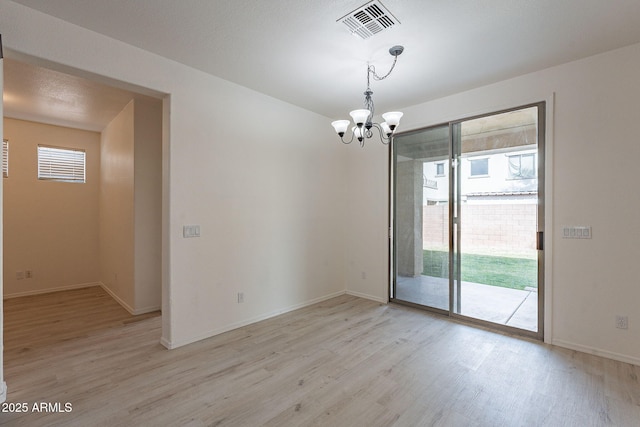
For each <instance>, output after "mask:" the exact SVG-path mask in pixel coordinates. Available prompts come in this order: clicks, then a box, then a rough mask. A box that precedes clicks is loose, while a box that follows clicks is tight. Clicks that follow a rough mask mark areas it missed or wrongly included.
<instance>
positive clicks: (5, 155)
mask: <svg viewBox="0 0 640 427" xmlns="http://www.w3.org/2000/svg"><path fill="white" fill-rule="evenodd" d="M2 177H3V178H8V177H9V141H7V140H6V139H3V140H2Z"/></svg>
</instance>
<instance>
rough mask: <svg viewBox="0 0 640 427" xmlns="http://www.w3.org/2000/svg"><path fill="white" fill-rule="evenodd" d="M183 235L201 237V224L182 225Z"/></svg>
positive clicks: (185, 236)
mask: <svg viewBox="0 0 640 427" xmlns="http://www.w3.org/2000/svg"><path fill="white" fill-rule="evenodd" d="M182 237H184V238H188V237H200V226H199V225H183V226H182Z"/></svg>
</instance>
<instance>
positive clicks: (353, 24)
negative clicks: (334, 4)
mask: <svg viewBox="0 0 640 427" xmlns="http://www.w3.org/2000/svg"><path fill="white" fill-rule="evenodd" d="M336 22H342V23H344V24H345V25H346V26H347V28H349V31H350V32H351V34H355V35H357V36H359V37H360V38H362V39H368V38H369V37H371V36H374V35H376V34H378V33H379V32H381V31H384V30H386V29H388V28H391V27H393V26H394V25H398V24H400V21H398V19H397V18H396V17H395V16H393V15H392V14H391V12H389V11H388V10H387V8H386V7H384V6H383V5H382V3H381V2H380V1H379V0H373V1H370V2H369V3H365V4H364V5H362V6H360V7H359V8H358V9H356V10H354V11H353V12H350V13H347V14H346V15H345V16H343V17H342V18H340V19H338V20H337V21H336Z"/></svg>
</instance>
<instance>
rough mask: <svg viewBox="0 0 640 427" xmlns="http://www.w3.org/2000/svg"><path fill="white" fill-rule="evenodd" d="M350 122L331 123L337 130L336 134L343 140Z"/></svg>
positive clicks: (338, 121) (337, 121)
mask: <svg viewBox="0 0 640 427" xmlns="http://www.w3.org/2000/svg"><path fill="white" fill-rule="evenodd" d="M349 123H350V122H349V120H336V121H335V122H331V126H333V128H334V129H335V130H336V133H337V134H338V135H340V137H341V138H342V137H343V136H344V134H345V132H346V131H347V128H348V127H349Z"/></svg>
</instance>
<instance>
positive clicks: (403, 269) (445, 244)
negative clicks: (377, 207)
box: [394, 125, 451, 311]
mask: <svg viewBox="0 0 640 427" xmlns="http://www.w3.org/2000/svg"><path fill="white" fill-rule="evenodd" d="M394 147H395V149H394V165H395V167H394V172H395V173H394V183H395V198H394V200H395V203H394V208H395V209H394V217H395V236H396V238H395V240H394V242H395V254H396V256H395V273H396V274H395V298H396V299H397V300H401V301H405V302H409V303H412V304H417V305H422V306H427V307H432V308H436V309H440V310H446V311H449V304H450V301H449V300H450V298H449V288H450V285H449V252H450V251H449V246H450V242H449V216H450V212H449V209H450V203H449V198H450V195H449V179H450V170H451V168H450V162H449V157H450V153H449V151H450V149H449V147H450V138H449V125H445V126H439V127H435V128H429V129H426V130H421V131H418V132H413V133H407V134H404V135H401V136H398V137H396V138H395V139H394Z"/></svg>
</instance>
